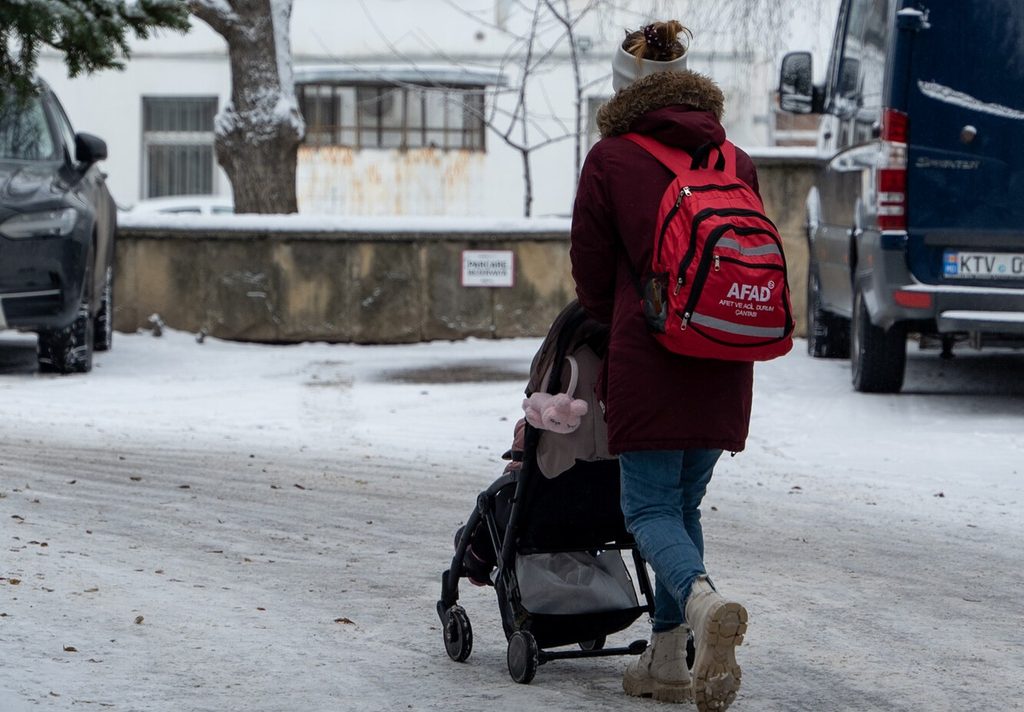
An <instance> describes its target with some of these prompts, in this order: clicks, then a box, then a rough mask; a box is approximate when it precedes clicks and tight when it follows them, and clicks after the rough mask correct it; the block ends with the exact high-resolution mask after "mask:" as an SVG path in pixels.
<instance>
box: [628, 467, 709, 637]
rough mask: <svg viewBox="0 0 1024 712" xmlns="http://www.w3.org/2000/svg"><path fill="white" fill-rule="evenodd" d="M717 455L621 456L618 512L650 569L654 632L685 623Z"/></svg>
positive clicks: (700, 564)
mask: <svg viewBox="0 0 1024 712" xmlns="http://www.w3.org/2000/svg"><path fill="white" fill-rule="evenodd" d="M721 455H722V451H721V450H700V449H691V450H649V451H647V450H643V451H634V452H624V453H622V454H620V455H619V466H620V469H621V472H622V495H621V504H622V513H623V515H625V518H626V528H627V529H629V531H630V533H632V534H633V537H634V538H635V539H636V545H637V549H638V550H639V551H640V554H641V555H642V556H643V557H644V559H646V560H647V562H648V563H649V564H650V565H651V568H653V569H654V577H655V585H654V618H653V621H652V623H653V629H654V631H655V632H656V633H657V632H661V631H666V630H669V629H670V628H675V627H676V626H678V625H680V624H682V623H683V620H684V605H685V602H686V598H687V596H689V595H690V587H691V586H692V585H693V582H694V580H695V579H696V578H697V577H698V576H700V575H701V574H704V573H706V572H705V570H704V533H703V531H702V530H701V526H700V502H701V500H702V499H703V498H704V493H705V492H706V491H707V486H708V482H709V481H710V480H711V474H712V471H713V470H714V468H715V463H716V462H718V458H719V457H721Z"/></svg>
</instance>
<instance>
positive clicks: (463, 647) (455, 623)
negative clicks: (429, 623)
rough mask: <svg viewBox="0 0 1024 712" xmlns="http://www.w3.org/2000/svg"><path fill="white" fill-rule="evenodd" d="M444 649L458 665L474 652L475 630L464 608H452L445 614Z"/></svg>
mask: <svg viewBox="0 0 1024 712" xmlns="http://www.w3.org/2000/svg"><path fill="white" fill-rule="evenodd" d="M444 649H445V651H446V652H447V653H448V657H449V658H451V659H452V660H454V661H455V662H457V663H461V662H463V661H465V659H466V658H468V657H469V654H470V653H471V652H473V628H472V627H471V626H470V625H469V616H467V615H466V611H465V610H464V609H463V608H462V606H452V607H451V608H449V609H448V611H447V612H446V613H445V619H444Z"/></svg>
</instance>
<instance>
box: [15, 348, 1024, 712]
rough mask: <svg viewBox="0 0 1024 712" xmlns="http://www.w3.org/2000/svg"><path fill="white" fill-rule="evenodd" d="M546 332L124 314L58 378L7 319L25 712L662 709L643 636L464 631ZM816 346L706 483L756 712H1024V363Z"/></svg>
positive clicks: (766, 382)
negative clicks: (461, 528) (457, 614)
mask: <svg viewBox="0 0 1024 712" xmlns="http://www.w3.org/2000/svg"><path fill="white" fill-rule="evenodd" d="M538 343H539V342H538V340H536V339H519V340H508V341H481V340H470V341H464V342H453V343H447V342H445V343H440V342H438V343H430V344H415V345H407V346H386V347H384V346H381V347H367V346H354V345H333V346H332V345H326V344H303V345H298V346H282V347H269V346H260V345H250V344H239V343H227V342H221V341H218V340H215V339H209V338H207V339H206V340H205V342H204V343H201V344H200V343H198V342H197V341H196V339H195V338H194V337H193V336H192V335H190V334H185V333H180V332H174V331H171V332H165V334H164V336H163V337H162V338H154V337H152V336H151V335H149V334H133V335H124V334H117V335H116V337H115V348H114V350H113V351H111V352H109V353H106V354H99V355H97V360H96V368H95V370H94V371H93V373H91V374H89V375H87V376H84V377H57V376H44V375H40V374H38V373H36V371H35V365H34V341H33V339H32V338H31V337H24V336H18V335H9V334H4V335H0V413H2V415H3V420H2V422H0V542H2V545H3V546H2V548H0V712H22V711H23V710H37V709H39V710H78V709H110V710H118V711H124V712H129V711H130V712H136V711H139V712H143V711H144V712H150V711H164V710H166V711H168V712H171V711H172V710H173V711H174V712H179V711H182V710H188V711H192V710H195V711H199V710H202V711H206V710H209V711H211V712H213V711H217V712H222V711H225V710H245V711H256V710H258V711H260V712H277V711H280V712H293V711H302V712H320V711H324V712H327V711H333V710H352V711H354V712H370V711H376V710H389V711H390V710H445V711H446V712H458V711H460V710H467V711H468V710H481V709H496V710H513V709H515V710H523V709H525V710H536V709H543V708H548V709H552V710H559V709H565V710H569V709H572V710H575V709H588V710H598V711H603V710H631V711H632V710H650V709H654V708H660V707H659V705H657V704H656V703H652V702H649V701H643V700H634V699H629V698H626V697H624V696H623V694H622V692H621V687H620V685H621V670H622V667H623V666H624V664H625V660H624V659H622V658H598V659H591V660H585V661H556V662H552V663H550V664H547V665H544V666H542V667H541V668H540V671H539V672H538V675H537V678H536V679H535V680H534V682H533V683H532V684H531V685H529V686H523V685H517V684H515V683H514V682H512V681H511V680H510V678H509V676H508V674H507V672H506V669H505V641H504V637H503V635H502V633H501V626H500V621H499V618H498V615H497V609H496V605H495V602H494V598H493V592H492V591H491V590H490V589H476V588H473V587H468V586H463V587H462V589H461V593H462V600H461V602H462V604H463V605H464V606H465V608H466V610H467V612H468V614H469V616H470V619H471V621H472V623H473V630H474V639H475V640H474V649H473V653H472V655H471V657H470V658H469V660H468V661H467V662H466V663H464V664H457V663H454V662H451V661H450V660H449V659H448V658H447V656H446V655H445V653H444V649H443V646H442V642H441V632H440V627H439V624H438V619H437V616H436V613H435V611H434V604H435V602H436V600H437V597H438V593H439V582H440V573H441V571H442V570H443V569H444V568H445V567H446V566H447V565H448V563H449V562H450V557H451V534H452V532H453V531H454V529H455V528H456V527H457V526H458V525H459V524H460V523H461V522H462V521H463V520H464V519H465V517H466V515H467V514H468V512H469V510H470V508H471V507H472V505H473V502H474V499H475V496H476V493H477V492H478V491H479V490H480V489H482V488H483V487H485V486H486V485H487V484H488V483H489V482H490V481H491V480H492V479H493V478H494V477H495V476H496V475H497V474H498V472H499V471H500V469H501V466H502V463H501V461H500V459H499V456H500V453H501V452H502V451H504V449H505V448H506V447H507V446H508V444H509V440H510V437H511V431H512V426H513V423H514V421H515V419H516V418H517V417H518V415H519V412H520V411H519V402H520V400H521V397H522V395H521V394H522V388H523V385H524V382H525V376H526V371H527V368H528V366H529V361H530V359H531V358H532V356H533V353H534V350H535V349H536V347H537V345H538ZM802 348H803V344H802V343H801V344H798V345H797V348H796V349H795V350H794V353H793V354H791V355H790V356H787V357H786V358H783V359H780V360H778V361H775V362H772V363H768V364H763V365H759V366H758V367H757V377H756V389H757V392H756V397H755V407H754V416H753V422H752V426H751V438H750V440H749V442H748V448H747V450H746V451H745V452H743V453H741V454H739V455H737V456H736V457H735V458H729V457H726V458H724V459H723V462H722V464H721V465H720V466H719V469H718V471H717V473H716V477H715V479H714V481H713V482H712V485H711V489H710V491H709V494H708V497H707V499H706V500H705V514H704V521H705V527H706V529H705V531H706V536H707V541H708V565H709V568H710V570H711V571H712V573H713V575H715V576H716V580H717V581H718V583H719V586H720V587H722V588H723V589H725V590H726V592H728V593H730V594H732V595H734V596H736V597H737V598H740V599H741V600H743V601H744V603H745V604H746V605H747V607H748V609H749V610H750V615H751V624H750V632H749V634H748V636H747V640H746V642H745V644H744V646H743V648H741V650H740V652H739V659H740V662H741V664H742V665H743V666H744V682H743V688H742V690H741V692H740V697H739V699H738V701H737V702H736V704H735V706H734V709H736V710H772V711H774V710H779V711H783V710H843V711H845V710H865V711H867V710H881V709H885V710H908V711H909V710H960V709H974V708H979V707H982V706H984V707H986V708H992V709H1002V710H1014V709H1024V707H1022V703H1021V701H1020V699H1019V689H1020V671H1021V670H1022V669H1024V626H1022V625H1021V621H1022V620H1024V574H1022V570H1024V566H1022V564H1024V515H1022V514H1021V505H1022V503H1024V429H1022V427H1021V424H1022V422H1024V420H1022V418H1024V381H1022V379H1021V378H1020V373H1021V372H1022V366H1024V354H1016V353H1012V352H997V353H983V354H971V353H968V352H965V353H964V355H962V356H958V357H957V358H956V359H954V360H953V361H950V362H943V361H940V360H939V359H938V358H937V356H936V355H934V354H933V353H928V354H924V353H917V352H916V351H912V353H911V358H910V364H909V368H908V378H907V386H906V388H905V392H904V393H903V394H900V395H894V396H868V395H862V394H856V393H853V392H852V391H851V389H850V386H849V377H848V366H847V365H846V364H845V363H844V362H836V361H820V360H811V359H809V358H808V357H807V356H806V355H804V353H803V351H802ZM645 635H646V626H645V623H644V622H642V621H641V622H638V623H637V624H636V625H634V626H633V627H632V628H631V629H630V630H628V631H626V632H624V633H623V634H620V636H617V638H616V639H615V640H613V641H612V642H628V641H629V640H633V639H637V638H642V637H645Z"/></svg>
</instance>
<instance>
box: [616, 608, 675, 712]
mask: <svg viewBox="0 0 1024 712" xmlns="http://www.w3.org/2000/svg"><path fill="white" fill-rule="evenodd" d="M689 635H690V630H689V628H687V627H686V626H685V625H681V626H677V627H675V628H673V629H672V630H666V631H664V632H662V633H653V634H652V635H651V644H650V645H648V646H647V648H646V649H645V650H644V652H643V653H641V655H640V657H639V658H637V659H636V660H634V661H632V662H631V663H630V664H629V665H628V666H626V674H625V675H624V676H623V677H622V689H623V690H625V691H626V694H627V695H633V696H634V697H653V698H654V699H656V700H658V701H660V702H692V701H693V688H691V687H690V671H689V670H687V669H686V639H687V638H688V637H689Z"/></svg>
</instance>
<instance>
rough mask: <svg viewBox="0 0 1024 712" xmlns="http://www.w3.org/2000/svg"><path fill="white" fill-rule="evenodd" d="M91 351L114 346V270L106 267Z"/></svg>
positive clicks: (103, 349) (109, 266) (107, 349)
mask: <svg viewBox="0 0 1024 712" xmlns="http://www.w3.org/2000/svg"><path fill="white" fill-rule="evenodd" d="M93 334H94V338H93V349H94V350H96V351H109V350H110V349H111V348H112V347H113V345H114V268H113V266H112V265H108V266H107V270H106V276H105V278H104V280H103V293H102V294H101V295H100V308H99V311H97V312H96V319H95V320H94V324H93Z"/></svg>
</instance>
